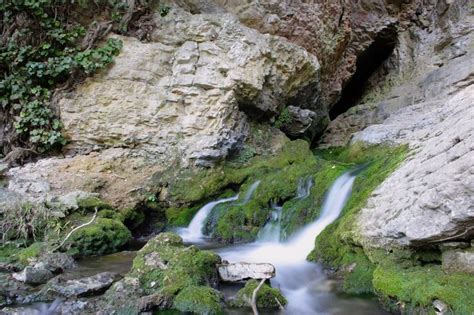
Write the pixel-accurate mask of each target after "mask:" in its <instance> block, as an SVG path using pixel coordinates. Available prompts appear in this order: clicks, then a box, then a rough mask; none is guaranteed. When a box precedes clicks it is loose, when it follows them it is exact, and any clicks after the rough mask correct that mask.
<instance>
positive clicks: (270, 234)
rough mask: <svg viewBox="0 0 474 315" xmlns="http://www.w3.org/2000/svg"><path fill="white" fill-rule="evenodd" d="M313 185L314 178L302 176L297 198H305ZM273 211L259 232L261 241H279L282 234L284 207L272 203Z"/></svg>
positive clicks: (299, 181) (297, 189) (258, 237)
mask: <svg viewBox="0 0 474 315" xmlns="http://www.w3.org/2000/svg"><path fill="white" fill-rule="evenodd" d="M312 187H313V179H312V178H311V177H307V178H306V179H305V178H300V179H299V180H298V187H297V188H296V197H295V199H305V198H308V197H309V195H310V194H311V188H312ZM272 209H273V210H272V213H271V218H270V220H269V221H268V222H267V223H265V226H264V227H263V228H262V229H261V230H260V231H259V232H258V236H257V240H258V241H259V242H278V241H280V235H281V210H282V207H279V206H277V205H276V204H274V205H272Z"/></svg>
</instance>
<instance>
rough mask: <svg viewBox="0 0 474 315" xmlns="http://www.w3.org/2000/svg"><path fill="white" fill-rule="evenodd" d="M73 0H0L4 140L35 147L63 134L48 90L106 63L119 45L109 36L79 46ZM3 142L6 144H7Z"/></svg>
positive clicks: (51, 144) (46, 146)
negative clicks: (96, 43)
mask: <svg viewBox="0 0 474 315" xmlns="http://www.w3.org/2000/svg"><path fill="white" fill-rule="evenodd" d="M71 3H73V1H72V2H71V1H66V0H4V1H0V12H1V21H0V28H1V30H2V34H3V35H2V37H1V38H0V112H1V113H0V114H3V115H2V116H3V122H2V121H0V124H1V123H3V125H4V126H3V128H4V129H5V130H6V132H5V131H4V132H3V133H4V134H5V133H8V134H9V139H8V145H7V143H6V141H5V139H4V140H3V143H0V147H1V148H2V150H3V152H0V153H3V154H6V153H7V152H8V151H9V150H11V149H12V148H13V147H23V148H28V149H31V150H34V151H36V152H39V153H43V152H46V151H48V150H51V149H54V148H57V147H60V146H62V145H64V144H65V142H66V139H65V138H64V136H63V134H62V133H61V128H62V125H61V122H60V120H59V119H58V114H57V113H56V112H55V110H54V109H53V108H52V106H51V100H52V96H53V91H54V90H55V89H56V88H59V87H61V86H62V85H65V84H66V83H67V82H68V80H71V79H76V78H78V77H79V78H80V77H81V76H86V75H91V74H93V73H94V72H96V71H97V70H99V69H102V68H104V67H106V66H107V65H109V64H110V63H111V62H112V61H113V57H114V56H115V55H117V54H118V53H119V51H120V49H121V47H122V43H121V41H120V40H118V39H113V38H109V39H108V40H107V41H106V42H105V43H103V44H102V45H101V46H99V47H97V46H95V47H92V48H88V49H85V50H84V49H83V48H81V45H80V41H81V39H82V38H83V37H84V36H85V35H86V30H85V28H84V27H83V26H82V25H80V23H77V22H74V21H73V20H72V19H70V17H69V13H68V12H70V10H71V7H70V6H71ZM8 147H9V148H8Z"/></svg>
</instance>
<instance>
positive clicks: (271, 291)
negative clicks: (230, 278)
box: [232, 280, 287, 309]
mask: <svg viewBox="0 0 474 315" xmlns="http://www.w3.org/2000/svg"><path fill="white" fill-rule="evenodd" d="M258 284H259V281H257V280H249V281H247V283H246V284H245V287H243V288H242V289H240V290H239V292H237V295H236V297H235V299H234V301H233V302H232V305H233V306H235V307H249V306H250V305H249V304H248V300H249V299H251V298H252V294H253V291H254V290H255V288H256V287H257V286H258ZM286 303H287V301H286V298H285V297H284V296H283V294H281V292H280V290H278V289H275V288H272V287H270V286H269V285H268V284H266V283H265V284H264V285H263V286H262V287H261V288H260V290H258V292H257V308H259V309H279V308H280V305H282V306H284V305H286Z"/></svg>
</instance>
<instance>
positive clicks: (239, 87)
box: [59, 7, 319, 166]
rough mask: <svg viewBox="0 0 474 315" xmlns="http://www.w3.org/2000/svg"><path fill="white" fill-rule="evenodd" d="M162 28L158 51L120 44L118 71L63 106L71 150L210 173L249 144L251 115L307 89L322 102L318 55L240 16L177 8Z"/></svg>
mask: <svg viewBox="0 0 474 315" xmlns="http://www.w3.org/2000/svg"><path fill="white" fill-rule="evenodd" d="M156 22H157V24H158V26H157V29H156V31H154V33H153V34H152V36H151V41H152V42H150V43H141V42H139V41H138V40H135V39H132V38H126V37H120V39H121V40H122V42H123V44H124V45H123V49H122V51H121V53H120V55H119V56H118V57H117V58H116V60H115V65H114V66H113V67H112V68H111V69H110V70H109V71H108V72H107V73H104V74H102V75H98V76H96V77H94V78H92V79H89V80H87V81H86V82H85V84H83V85H81V86H80V87H79V88H78V89H77V90H76V91H75V93H73V94H71V95H69V96H66V97H65V98H63V99H62V100H61V101H60V103H59V104H60V107H61V119H62V121H63V122H64V124H65V130H66V133H67V134H68V136H69V138H70V139H71V145H70V146H69V147H70V149H73V150H77V151H81V150H86V149H87V148H93V147H102V148H107V147H126V148H133V149H135V150H137V151H138V152H140V154H142V155H145V154H148V155H150V156H153V157H154V158H155V159H156V160H160V161H163V162H166V161H167V160H169V159H176V158H180V159H181V162H184V163H189V161H190V160H193V161H195V163H196V164H197V165H204V166H209V165H210V164H211V163H212V162H214V161H216V160H219V159H222V158H225V157H226V156H227V154H228V152H229V150H232V149H235V148H237V147H238V146H239V145H240V144H241V143H242V141H243V139H244V137H245V135H246V133H247V129H248V126H247V123H246V117H245V114H244V113H243V112H242V110H243V111H245V112H247V113H249V115H259V114H262V115H270V116H272V115H276V114H277V113H278V112H279V110H280V109H281V107H282V105H283V104H285V102H286V100H288V99H290V98H295V97H297V96H298V93H300V91H302V90H303V89H304V88H306V87H311V88H313V89H315V94H317V82H318V71H319V63H318V61H317V59H316V58H315V57H314V56H313V55H311V54H309V53H308V52H306V51H305V50H303V49H301V48H300V47H298V46H296V45H294V44H291V43H289V42H288V41H285V40H283V39H281V38H278V37H275V36H268V35H263V34H261V33H259V32H258V31H256V30H253V29H250V28H247V27H245V26H243V25H242V24H240V22H239V21H238V20H237V19H236V18H235V17H234V16H233V15H231V14H209V15H207V14H202V15H193V14H191V13H189V12H186V11H184V10H182V9H181V8H179V7H175V8H173V9H172V10H171V12H170V13H169V14H168V15H167V16H166V17H164V18H163V17H161V16H157V17H156ZM124 87H126V88H124ZM176 154H179V155H178V156H176Z"/></svg>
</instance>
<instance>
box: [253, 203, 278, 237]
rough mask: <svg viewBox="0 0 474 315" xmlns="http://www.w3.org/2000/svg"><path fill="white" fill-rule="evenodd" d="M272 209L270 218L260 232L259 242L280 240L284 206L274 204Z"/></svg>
mask: <svg viewBox="0 0 474 315" xmlns="http://www.w3.org/2000/svg"><path fill="white" fill-rule="evenodd" d="M272 209H273V210H272V213H271V218H270V220H269V221H268V222H267V223H266V224H265V226H264V227H263V228H262V229H261V230H260V231H259V232H258V236H257V240H258V241H259V242H278V241H280V232H281V210H282V207H279V206H277V205H272Z"/></svg>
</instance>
